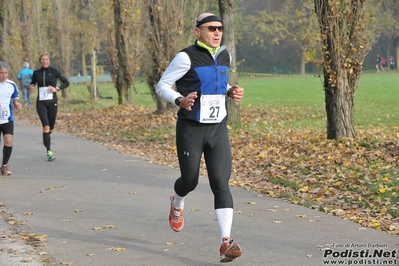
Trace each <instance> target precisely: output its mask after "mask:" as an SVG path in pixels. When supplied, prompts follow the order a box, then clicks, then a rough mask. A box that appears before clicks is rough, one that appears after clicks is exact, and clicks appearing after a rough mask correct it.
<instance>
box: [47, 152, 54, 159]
mask: <svg viewBox="0 0 399 266" xmlns="http://www.w3.org/2000/svg"><path fill="white" fill-rule="evenodd" d="M53 160H55V157H54V154H53V152H52V151H47V161H53Z"/></svg>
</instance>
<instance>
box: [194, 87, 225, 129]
mask: <svg viewBox="0 0 399 266" xmlns="http://www.w3.org/2000/svg"><path fill="white" fill-rule="evenodd" d="M200 101H201V112H200V121H199V122H200V123H220V122H222V121H223V119H224V118H225V117H226V115H227V111H226V104H225V102H226V96H225V95H221V94H217V95H201V99H200Z"/></svg>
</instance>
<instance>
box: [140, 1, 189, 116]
mask: <svg viewBox="0 0 399 266" xmlns="http://www.w3.org/2000/svg"><path fill="white" fill-rule="evenodd" d="M145 8H146V12H147V15H148V25H146V27H147V28H148V32H149V34H148V39H147V47H148V51H150V53H149V54H148V62H150V63H149V66H148V69H146V76H147V84H148V86H149V88H150V92H151V95H152V97H153V99H154V100H155V102H156V104H157V113H164V112H165V111H166V110H167V109H171V108H176V107H175V106H174V105H173V104H170V103H168V102H167V103H166V104H165V102H166V101H164V100H162V99H161V98H160V96H159V95H158V94H157V93H156V91H155V89H156V85H157V82H158V81H159V80H160V78H161V76H162V74H163V72H164V71H165V69H166V68H167V67H168V64H169V63H170V61H171V59H172V58H173V57H174V56H175V55H176V53H177V52H178V51H179V50H180V49H181V45H180V43H181V34H182V32H183V26H184V25H183V17H184V14H185V13H186V12H185V10H186V1H180V0H148V1H146V7H145Z"/></svg>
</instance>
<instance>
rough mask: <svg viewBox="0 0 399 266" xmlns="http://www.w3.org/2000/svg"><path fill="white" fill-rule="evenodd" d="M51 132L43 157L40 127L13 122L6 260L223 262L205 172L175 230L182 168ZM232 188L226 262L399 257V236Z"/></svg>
mask: <svg viewBox="0 0 399 266" xmlns="http://www.w3.org/2000/svg"><path fill="white" fill-rule="evenodd" d="M52 140H53V144H52V150H53V152H54V155H55V157H56V160H55V161H53V162H47V161H46V151H45V148H44V147H43V145H42V143H41V142H42V141H41V128H39V127H34V126H29V125H25V124H22V123H20V122H16V124H15V136H14V147H13V153H12V157H11V160H10V162H9V166H10V169H11V170H12V172H13V175H12V176H0V202H2V204H3V207H2V208H1V204H0V211H1V212H2V215H0V265H1V266H20V265H24V266H26V265H31V266H36V265H73V266H91V265H93V266H110V265H116V266H130V265H151V266H152V265H157V266H159V265H163V266H169V265H173V266H180V265H190V266H195V265H198V266H200V265H220V263H219V260H218V258H219V246H220V244H219V231H218V226H217V223H216V221H215V216H214V212H213V198H212V194H211V191H210V188H209V185H208V182H207V178H205V177H202V178H201V180H200V184H199V185H198V187H197V189H196V190H195V191H194V192H192V193H191V194H189V196H188V198H187V200H186V203H185V222H186V223H185V227H184V229H183V231H182V232H180V233H175V232H173V231H172V230H171V228H170V227H169V224H168V213H169V204H170V202H169V196H170V195H171V193H172V188H173V183H174V180H175V179H176V178H177V177H178V174H179V172H178V171H177V170H175V169H171V168H168V167H165V166H159V165H155V164H151V163H149V162H146V161H144V160H142V159H140V158H138V157H133V156H126V155H123V154H121V153H119V152H117V151H115V150H112V149H109V148H107V147H106V146H104V145H101V144H98V143H93V142H90V141H85V140H81V139H78V138H75V137H73V136H69V135H65V134H58V133H57V132H54V133H53V134H52ZM159 156H162V150H160V151H159ZM232 193H233V197H234V200H235V213H236V214H235V216H234V223H233V230H232V237H233V238H234V239H235V241H236V242H237V243H239V244H240V245H241V246H242V249H243V255H242V257H240V258H239V259H237V260H235V261H234V262H232V263H231V264H230V265H256V266H257V265H275V266H313V265H314V266H320V265H332V261H333V260H338V259H342V260H343V263H345V264H341V265H349V264H350V263H351V264H352V265H379V264H377V262H376V260H379V261H381V260H386V261H388V260H392V261H388V262H389V263H388V264H387V263H386V264H383V265H398V263H397V250H399V246H398V243H399V239H398V238H397V237H395V236H392V235H389V234H386V233H383V232H379V231H376V230H373V229H370V228H361V226H360V225H358V224H356V223H353V222H350V221H345V220H343V219H341V218H338V217H334V216H331V215H328V214H325V213H322V212H319V211H316V210H312V209H309V208H305V207H301V206H297V205H293V204H290V203H287V202H284V201H282V200H279V199H273V198H269V197H266V196H262V195H258V194H255V193H251V192H248V191H246V190H243V189H239V188H232ZM34 237H36V239H34ZM21 238H25V239H26V238H28V239H29V240H30V241H29V243H30V244H31V245H27V244H26V241H23V240H21ZM375 250H377V251H375ZM355 252H357V253H356V254H357V256H356V255H355ZM361 252H362V253H361ZM361 254H362V255H361ZM323 256H325V257H323ZM384 256H385V257H384ZM382 257H384V258H382ZM361 259H362V260H363V261H360V260H361ZM373 260H374V262H373ZM362 263H364V264H362ZM370 263H371V264H370ZM378 263H379V262H378Z"/></svg>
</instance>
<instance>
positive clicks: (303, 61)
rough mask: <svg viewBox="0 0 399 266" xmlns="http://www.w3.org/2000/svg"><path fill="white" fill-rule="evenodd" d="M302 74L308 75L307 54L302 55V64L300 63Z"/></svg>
mask: <svg viewBox="0 0 399 266" xmlns="http://www.w3.org/2000/svg"><path fill="white" fill-rule="evenodd" d="M300 64H301V65H300V74H301V75H305V74H306V63H305V54H304V53H303V51H302V53H301V63H300Z"/></svg>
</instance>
